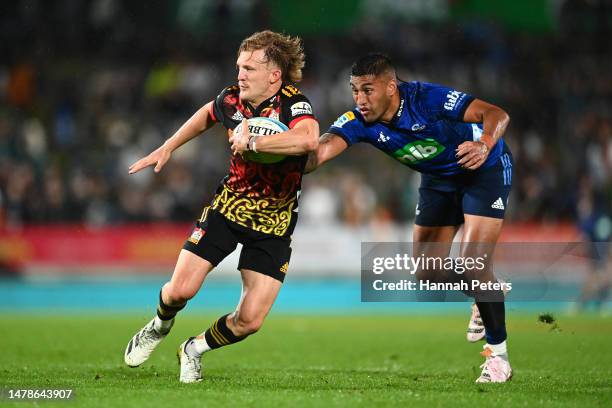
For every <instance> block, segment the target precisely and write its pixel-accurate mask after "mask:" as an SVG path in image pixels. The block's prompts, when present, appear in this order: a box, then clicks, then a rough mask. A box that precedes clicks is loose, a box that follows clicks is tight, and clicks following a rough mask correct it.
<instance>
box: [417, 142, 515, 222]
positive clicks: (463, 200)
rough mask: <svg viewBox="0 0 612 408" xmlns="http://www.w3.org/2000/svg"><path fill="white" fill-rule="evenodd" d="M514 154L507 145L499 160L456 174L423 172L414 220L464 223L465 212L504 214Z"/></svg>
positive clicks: (484, 214)
mask: <svg viewBox="0 0 612 408" xmlns="http://www.w3.org/2000/svg"><path fill="white" fill-rule="evenodd" d="M512 163H513V162H512V155H511V154H510V151H509V150H508V149H507V147H506V148H505V149H504V152H503V153H502V155H501V156H500V157H499V160H498V161H497V163H495V164H494V165H493V166H490V167H487V168H480V169H477V170H475V171H469V172H466V173H463V174H458V175H455V176H435V175H431V174H422V175H421V186H420V187H419V203H418V205H417V208H416V218H415V224H416V225H421V226H424V227H442V226H450V225H455V226H456V225H461V224H463V222H464V219H463V215H464V214H471V215H480V216H483V217H492V218H502V219H503V218H504V216H505V213H506V208H507V207H508V195H509V194H510V188H511V187H512Z"/></svg>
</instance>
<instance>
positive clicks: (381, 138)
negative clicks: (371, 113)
mask: <svg viewBox="0 0 612 408" xmlns="http://www.w3.org/2000/svg"><path fill="white" fill-rule="evenodd" d="M389 139H391V137H390V136H385V135H384V134H383V132H382V131H381V132H380V134H379V135H378V141H379V142H380V143H386V142H388V141H389Z"/></svg>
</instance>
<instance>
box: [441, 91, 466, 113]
mask: <svg viewBox="0 0 612 408" xmlns="http://www.w3.org/2000/svg"><path fill="white" fill-rule="evenodd" d="M463 98H465V94H464V93H463V92H459V91H450V92H449V93H447V94H446V102H445V103H444V109H446V110H449V111H452V110H454V109H455V107H456V106H457V104H458V103H459V102H460V101H461V100H462V99H463Z"/></svg>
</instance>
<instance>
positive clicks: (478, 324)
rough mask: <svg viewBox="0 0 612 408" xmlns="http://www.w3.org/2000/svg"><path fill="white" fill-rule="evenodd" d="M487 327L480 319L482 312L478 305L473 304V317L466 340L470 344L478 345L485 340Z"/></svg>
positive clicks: (471, 317)
mask: <svg viewBox="0 0 612 408" xmlns="http://www.w3.org/2000/svg"><path fill="white" fill-rule="evenodd" d="M485 334H486V333H485V327H484V323H483V322H482V318H481V317H480V311H479V310H478V306H476V303H474V304H472V315H471V316H470V321H469V323H468V328H467V333H466V338H467V341H469V342H470V343H476V342H477V341H480V340H482V339H484V338H485Z"/></svg>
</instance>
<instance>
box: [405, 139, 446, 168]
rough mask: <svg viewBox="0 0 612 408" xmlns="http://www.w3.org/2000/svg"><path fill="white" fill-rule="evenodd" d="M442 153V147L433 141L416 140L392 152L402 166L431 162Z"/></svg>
mask: <svg viewBox="0 0 612 408" xmlns="http://www.w3.org/2000/svg"><path fill="white" fill-rule="evenodd" d="M443 151H444V146H442V145H441V144H440V143H438V142H436V141H435V140H433V139H425V140H417V141H416V142H412V143H408V144H407V145H406V146H404V147H402V148H401V149H397V150H396V151H394V152H393V157H394V158H395V159H396V160H398V161H400V162H402V163H404V164H417V163H421V162H424V161H427V160H431V159H433V158H434V157H436V156H437V155H439V154H440V153H442V152H443Z"/></svg>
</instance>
